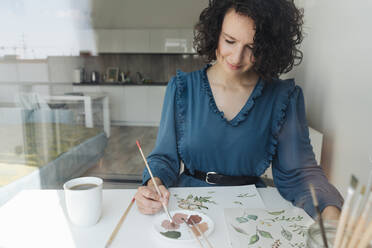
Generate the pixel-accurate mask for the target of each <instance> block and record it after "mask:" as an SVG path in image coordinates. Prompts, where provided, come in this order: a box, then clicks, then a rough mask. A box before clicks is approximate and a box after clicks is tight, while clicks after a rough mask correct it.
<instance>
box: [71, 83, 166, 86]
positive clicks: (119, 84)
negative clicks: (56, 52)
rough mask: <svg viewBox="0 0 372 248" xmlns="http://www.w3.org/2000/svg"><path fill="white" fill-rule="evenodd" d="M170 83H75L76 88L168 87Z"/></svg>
mask: <svg viewBox="0 0 372 248" xmlns="http://www.w3.org/2000/svg"><path fill="white" fill-rule="evenodd" d="M167 84H168V82H150V83H134V82H130V83H122V82H98V83H89V82H87V83H73V84H72V85H75V86H166V85H167Z"/></svg>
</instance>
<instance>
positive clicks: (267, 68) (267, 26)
mask: <svg viewBox="0 0 372 248" xmlns="http://www.w3.org/2000/svg"><path fill="white" fill-rule="evenodd" d="M230 9H234V10H235V11H236V12H237V13H239V14H242V15H245V16H248V17H250V18H252V19H253V21H254V23H255V29H256V33H255V37H254V44H253V51H252V52H253V56H254V57H255V62H254V65H253V69H254V70H255V71H256V72H257V73H258V75H259V76H261V77H262V78H264V79H265V80H268V81H271V80H272V79H273V78H277V77H279V75H280V74H282V73H286V72H289V71H290V70H292V68H293V66H294V65H298V64H300V63H301V61H302V56H303V54H302V52H301V51H300V50H299V49H298V48H297V45H299V44H300V43H301V42H302V40H303V34H302V24H303V9H298V8H297V7H296V6H295V4H294V3H293V0H212V1H210V4H209V6H208V7H207V8H205V9H204V10H203V11H202V13H201V14H200V18H199V21H198V23H197V24H196V25H195V29H194V48H195V50H196V51H197V53H198V54H199V55H200V56H202V57H203V58H204V59H205V62H207V63H210V62H212V61H214V60H216V53H215V51H216V49H217V47H218V41H219V36H220V33H221V28H222V23H223V19H224V17H225V14H226V13H227V11H228V10H230Z"/></svg>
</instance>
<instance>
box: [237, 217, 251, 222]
mask: <svg viewBox="0 0 372 248" xmlns="http://www.w3.org/2000/svg"><path fill="white" fill-rule="evenodd" d="M235 219H236V221H237V222H239V223H246V222H248V221H249V220H248V219H247V218H245V217H236V218H235Z"/></svg>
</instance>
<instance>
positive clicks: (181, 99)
mask: <svg viewBox="0 0 372 248" xmlns="http://www.w3.org/2000/svg"><path fill="white" fill-rule="evenodd" d="M209 66H210V65H207V66H205V67H204V68H203V69H201V70H198V71H194V72H190V73H184V72H181V71H177V75H176V77H173V78H172V79H171V80H170V81H169V83H168V86H167V89H166V93H165V97H164V104H163V110H162V116H161V122H160V127H159V131H158V136H157V140H156V145H155V148H154V149H153V151H152V152H151V154H150V155H149V156H148V163H149V166H150V167H151V171H152V173H153V174H154V176H155V177H159V178H160V179H161V180H162V182H163V183H164V185H165V186H166V187H170V186H180V187H187V186H194V187H195V186H196V187H201V186H213V185H210V184H208V183H206V182H204V181H201V180H198V179H195V178H193V177H190V176H187V175H185V174H180V162H181V161H182V162H183V163H184V165H185V167H187V168H188V170H189V171H190V172H191V173H193V171H194V170H195V169H197V170H200V171H204V172H208V171H214V172H217V173H219V174H223V175H231V176H242V175H247V176H261V175H262V174H263V173H264V172H265V170H266V169H267V168H268V167H269V166H270V164H272V169H273V177H274V183H275V185H276V187H277V188H278V190H279V192H280V194H281V195H282V196H283V197H284V198H285V199H287V200H289V201H291V202H292V203H293V204H294V205H296V206H299V207H302V208H304V209H305V211H306V212H307V213H308V214H310V215H311V216H314V215H315V210H314V208H313V204H312V200H311V194H310V190H309V183H312V184H313V185H314V188H315V190H316V193H317V197H318V200H319V207H320V209H321V210H323V209H324V208H325V207H326V206H329V205H333V206H336V207H338V208H341V206H342V203H343V199H342V197H341V195H340V194H339V192H338V191H337V190H336V189H335V188H334V187H333V186H332V185H331V184H330V183H329V182H328V180H327V178H326V177H325V175H324V172H323V170H322V169H321V167H320V166H318V165H317V162H316V160H315V156H314V153H313V150H312V146H311V144H310V139H309V131H308V125H307V121H306V115H305V104H304V97H303V93H302V90H301V88H300V87H299V86H296V85H295V83H294V80H292V79H290V80H280V79H275V80H274V81H273V82H265V81H264V80H262V79H259V80H258V82H257V84H256V86H255V88H254V90H253V92H252V93H251V95H250V97H249V99H248V100H247V102H246V103H245V105H244V106H243V107H242V109H241V110H240V112H239V113H238V114H237V115H236V116H235V117H234V118H233V119H231V120H227V119H226V118H225V116H224V113H223V112H222V111H220V110H219V109H218V108H217V105H216V102H215V100H214V97H213V94H212V91H211V88H210V83H209V81H208V77H207V73H206V71H207V69H208V68H209ZM149 178H150V175H149V174H148V172H147V170H146V169H145V170H144V172H143V182H144V183H145V182H147V180H149Z"/></svg>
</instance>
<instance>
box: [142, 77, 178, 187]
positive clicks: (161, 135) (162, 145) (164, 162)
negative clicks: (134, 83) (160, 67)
mask: <svg viewBox="0 0 372 248" xmlns="http://www.w3.org/2000/svg"><path fill="white" fill-rule="evenodd" d="M176 88H177V85H176V77H173V78H172V79H171V80H170V81H169V83H168V86H167V89H166V92H165V97H164V102H163V109H162V114H161V121H160V126H159V131H158V136H157V138H156V144H155V148H154V149H153V151H152V152H151V153H150V155H149V156H148V157H147V161H148V164H149V166H150V168H151V171H152V174H153V175H154V177H159V178H160V179H161V181H162V182H163V184H164V185H165V186H166V187H169V186H172V185H174V184H175V182H176V180H177V177H178V175H179V168H180V162H179V158H178V153H177V141H176V124H175V123H176V122H175V107H176V104H175V98H176V90H177V89H176ZM149 179H150V174H149V173H148V171H147V169H146V168H145V169H144V171H143V175H142V182H143V184H145V183H146V182H147V181H148V180H149Z"/></svg>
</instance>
